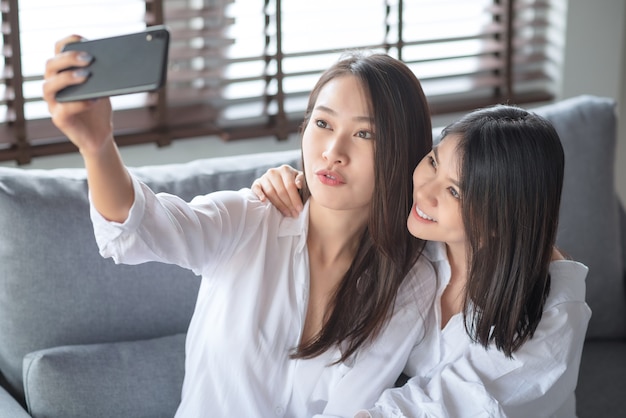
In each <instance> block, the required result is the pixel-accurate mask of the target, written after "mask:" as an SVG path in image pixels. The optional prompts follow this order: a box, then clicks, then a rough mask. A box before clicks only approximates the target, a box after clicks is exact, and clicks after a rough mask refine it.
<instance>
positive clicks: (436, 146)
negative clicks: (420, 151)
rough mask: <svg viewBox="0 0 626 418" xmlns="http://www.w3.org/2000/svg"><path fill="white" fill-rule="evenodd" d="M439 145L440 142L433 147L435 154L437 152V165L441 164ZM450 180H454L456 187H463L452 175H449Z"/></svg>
mask: <svg viewBox="0 0 626 418" xmlns="http://www.w3.org/2000/svg"><path fill="white" fill-rule="evenodd" d="M438 147H439V145H438V144H437V145H435V146H434V147H433V154H435V162H436V163H437V165H439V150H438V149H437V148H438ZM448 180H450V182H452V183H453V184H454V185H455V186H456V187H459V188H460V187H461V184H460V183H459V182H458V181H457V180H455V179H453V178H452V177H449V176H448Z"/></svg>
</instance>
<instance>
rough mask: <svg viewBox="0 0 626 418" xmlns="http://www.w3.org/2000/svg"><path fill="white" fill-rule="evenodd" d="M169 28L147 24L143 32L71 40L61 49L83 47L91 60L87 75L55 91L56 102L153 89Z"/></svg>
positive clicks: (160, 75)
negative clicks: (80, 80) (85, 77)
mask: <svg viewBox="0 0 626 418" xmlns="http://www.w3.org/2000/svg"><path fill="white" fill-rule="evenodd" d="M169 38H170V36H169V31H168V30H167V29H166V28H165V27H164V26H161V25H160V26H151V27H149V28H147V29H146V30H145V31H143V32H139V33H133V34H128V35H120V36H114V37H110V38H103V39H94V40H87V41H80V42H72V43H69V44H67V45H65V47H64V48H63V51H69V50H74V51H85V52H88V53H89V54H90V55H91V56H92V57H93V61H92V62H91V63H90V64H89V65H88V66H87V67H85V68H87V69H88V70H89V73H90V74H89V77H88V78H87V80H86V81H85V82H84V83H82V84H76V85H73V86H68V87H66V88H64V89H62V90H60V91H59V92H57V94H56V99H57V101H59V102H69V101H76V100H89V99H96V98H98V97H107V96H118V95H122V94H130V93H140V92H147V91H154V90H157V89H159V88H161V87H162V86H163V85H164V84H165V80H166V76H167V60H168V48H169Z"/></svg>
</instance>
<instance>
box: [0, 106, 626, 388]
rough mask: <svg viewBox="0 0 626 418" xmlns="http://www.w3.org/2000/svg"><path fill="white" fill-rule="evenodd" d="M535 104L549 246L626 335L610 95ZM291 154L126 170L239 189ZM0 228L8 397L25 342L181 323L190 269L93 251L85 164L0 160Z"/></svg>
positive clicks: (147, 177) (102, 337) (152, 178)
mask: <svg viewBox="0 0 626 418" xmlns="http://www.w3.org/2000/svg"><path fill="white" fill-rule="evenodd" d="M534 111H536V112H537V113H538V114H540V115H543V116H545V117H546V118H548V119H549V120H550V121H551V122H552V123H553V124H554V126H555V127H556V129H557V131H558V132H559V134H560V136H561V140H562V142H563V146H564V150H565V154H566V168H565V183H564V190H563V199H562V206H561V219H560V225H559V234H558V241H557V244H558V245H559V246H560V247H561V248H562V249H563V250H564V251H565V252H566V253H568V254H569V255H571V256H572V257H573V258H574V259H576V260H579V261H581V262H583V263H585V264H586V265H587V266H588V267H589V269H590V270H589V275H588V277H587V301H588V303H589V305H590V307H591V309H592V311H593V316H592V318H591V322H590V324H589V330H588V337H589V338H625V337H626V296H625V294H626V293H625V290H624V289H625V287H624V266H625V264H626V262H625V259H626V249H625V248H624V242H625V240H626V232H625V231H626V222H625V221H624V219H626V217H625V216H624V212H623V206H622V205H621V204H620V202H619V200H618V199H617V196H616V194H615V184H614V181H615V180H614V164H615V146H616V144H615V141H616V115H615V103H614V102H613V101H612V100H610V99H605V98H598V97H592V96H581V97H577V98H573V99H570V100H565V101H562V102H559V103H556V104H551V105H546V106H543V107H540V108H536V109H534ZM440 129H441V128H436V129H434V133H438V132H439V131H440ZM299 162H300V152H299V151H297V150H294V151H283V152H275V153H265V154H253V155H242V156H236V157H222V158H216V159H203V160H197V161H194V162H190V163H185V164H170V165H163V166H152V167H141V168H134V169H132V171H133V172H134V173H136V174H137V175H138V176H139V178H140V179H141V180H143V181H145V182H146V183H147V184H149V185H150V186H151V187H152V188H153V189H154V190H156V191H167V192H171V193H174V194H177V195H180V196H182V197H184V198H186V199H191V198H192V197H193V196H195V195H197V194H202V193H208V192H211V191H214V190H220V189H238V188H241V187H246V186H249V185H250V184H251V182H252V181H253V180H254V179H255V178H257V177H258V176H260V175H261V174H262V173H264V172H265V171H266V170H267V168H269V167H275V166H278V165H280V164H291V165H298V164H299ZM620 218H621V220H620ZM620 222H621V224H620ZM0 231H1V232H0V234H1V235H0V373H1V375H0V383H1V381H2V379H4V383H3V386H7V387H8V388H9V389H10V390H11V392H12V393H14V394H15V396H18V397H21V396H23V392H22V391H23V389H22V370H21V369H22V359H23V357H24V356H25V355H26V354H28V353H31V352H33V351H36V350H40V349H44V348H48V347H56V346H62V345H73V344H96V343H106V342H116V341H126V340H138V339H149V338H156V337H161V336H167V335H173V334H177V333H181V332H185V331H186V329H187V325H188V322H189V319H190V317H191V314H192V311H193V307H194V303H195V296H196V292H197V289H198V285H199V280H198V278H197V277H195V276H194V275H193V274H191V273H190V272H189V271H186V270H182V269H180V268H178V267H174V266H168V265H162V264H155V263H147V264H143V265H139V266H123V265H115V264H114V263H113V262H112V261H111V260H110V259H102V258H101V257H100V255H99V254H98V250H97V247H96V244H95V240H94V238H93V232H92V228H91V223H90V220H89V214H88V202H87V186H86V180H85V173H84V170H82V169H57V170H23V169H16V168H1V167H0Z"/></svg>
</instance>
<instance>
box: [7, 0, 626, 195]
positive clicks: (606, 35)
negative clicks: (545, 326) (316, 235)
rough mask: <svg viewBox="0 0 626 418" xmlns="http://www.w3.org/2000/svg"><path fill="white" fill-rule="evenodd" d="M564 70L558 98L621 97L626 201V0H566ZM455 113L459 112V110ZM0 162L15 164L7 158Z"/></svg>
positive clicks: (620, 184)
mask: <svg viewBox="0 0 626 418" xmlns="http://www.w3.org/2000/svg"><path fill="white" fill-rule="evenodd" d="M566 20H567V21H566V45H565V50H564V57H563V59H564V72H563V79H562V86H561V94H560V97H559V98H569V97H573V96H577V95H579V94H593V95H598V96H606V97H612V98H614V99H615V100H616V101H617V102H618V112H619V118H620V120H621V125H620V126H619V131H618V135H619V139H618V152H617V154H616V171H617V174H616V184H617V188H618V193H619V195H620V197H621V199H622V201H623V202H625V203H626V30H625V26H626V2H625V1H624V0H594V1H589V0H567V18H566ZM455 117H456V116H455ZM451 118H452V117H445V116H441V117H437V118H435V120H434V125H435V126H440V125H442V124H445V123H448V122H449V120H450V119H451ZM298 147H299V140H298V138H297V137H296V136H295V135H294V136H292V137H291V138H290V139H289V140H288V141H284V142H278V141H276V140H274V139H273V138H267V139H263V140H241V141H233V142H231V143H224V142H222V141H221V140H219V139H218V138H203V139H193V140H184V141H175V142H174V143H173V144H172V145H171V146H168V147H164V148H157V147H156V146H154V145H141V146H132V147H124V148H122V151H121V152H122V155H123V157H124V160H125V161H126V163H127V164H128V165H131V166H137V165H145V164H162V163H173V162H185V161H190V160H192V159H195V158H200V157H210V156H223V155H236V154H243V153H251V152H264V151H274V150H283V149H293V148H298ZM0 165H15V163H12V162H9V163H2V164H0ZM77 166H82V161H81V159H80V156H79V155H77V154H74V155H64V156H52V157H40V158H37V159H35V161H34V162H33V163H32V164H30V165H28V166H25V167H24V168H53V167H77Z"/></svg>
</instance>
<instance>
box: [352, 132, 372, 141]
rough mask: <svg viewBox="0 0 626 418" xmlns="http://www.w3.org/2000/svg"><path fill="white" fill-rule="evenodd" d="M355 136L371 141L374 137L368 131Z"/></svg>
mask: <svg viewBox="0 0 626 418" xmlns="http://www.w3.org/2000/svg"><path fill="white" fill-rule="evenodd" d="M356 136H357V137H359V138H363V139H372V138H373V137H374V135H373V134H372V133H371V132H369V131H359V132H357V133H356Z"/></svg>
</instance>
